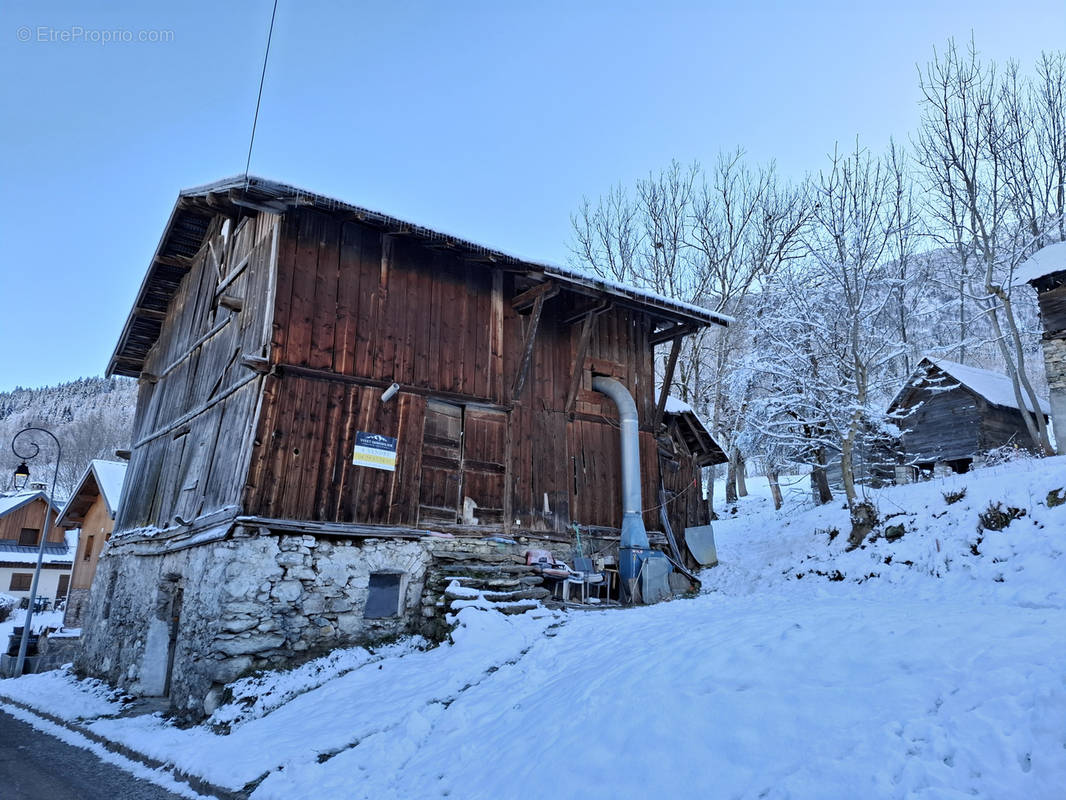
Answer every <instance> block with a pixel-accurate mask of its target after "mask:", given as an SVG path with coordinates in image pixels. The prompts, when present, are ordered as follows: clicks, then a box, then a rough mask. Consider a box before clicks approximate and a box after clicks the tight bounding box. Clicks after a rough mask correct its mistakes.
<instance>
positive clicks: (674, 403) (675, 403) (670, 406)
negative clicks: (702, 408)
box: [663, 394, 702, 421]
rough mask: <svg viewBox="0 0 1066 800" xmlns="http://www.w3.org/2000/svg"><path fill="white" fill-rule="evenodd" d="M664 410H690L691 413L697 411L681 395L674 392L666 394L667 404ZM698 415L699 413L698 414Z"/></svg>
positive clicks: (672, 411)
mask: <svg viewBox="0 0 1066 800" xmlns="http://www.w3.org/2000/svg"><path fill="white" fill-rule="evenodd" d="M663 410H664V411H666V413H667V414H684V413H685V412H689V413H691V414H695V413H696V411H695V409H693V408H692V406H690V405H689V404H688V403H686V402H685V401H684V400H682V399H681V398H680V397H675V396H674V395H672V394H668V395H667V396H666V406H665V407H664V409H663ZM697 416H699V415H698V414H697ZM701 421H702V420H701Z"/></svg>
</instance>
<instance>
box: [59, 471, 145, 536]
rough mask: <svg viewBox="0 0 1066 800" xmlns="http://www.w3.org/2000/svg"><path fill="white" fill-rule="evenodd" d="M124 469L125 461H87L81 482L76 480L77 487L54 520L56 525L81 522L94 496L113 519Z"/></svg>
mask: <svg viewBox="0 0 1066 800" xmlns="http://www.w3.org/2000/svg"><path fill="white" fill-rule="evenodd" d="M128 466H129V464H128V462H125V461H104V460H103V459H101V458H94V459H93V460H92V461H90V462H89V466H88V467H86V468H85V472H84V474H83V475H82V476H81V480H80V481H78V486H77V488H76V489H75V490H74V491H73V493H72V494H71V495H70V500H69V501H67V504H66V506H65V507H64V508H63V513H62V514H60V515H59V519H58V520H56V524H57V525H63V524H71V523H73V524H77V523H79V522H81V517H83V516H84V515H85V512H86V511H88V509H89V506H90V505H91V504H92V501H93V500H94V499H95V497H96V495H97V494H99V495H100V496H101V497H103V498H104V504H105V505H106V506H107V513H108V514H109V515H110V516H111V518H112V519H114V518H115V514H116V512H118V504H119V501H120V500H121V499H122V484H123V481H124V480H125V478H126V467H128Z"/></svg>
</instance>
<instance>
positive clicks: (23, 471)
mask: <svg viewBox="0 0 1066 800" xmlns="http://www.w3.org/2000/svg"><path fill="white" fill-rule="evenodd" d="M31 431H37V432H38V433H46V434H48V436H50V437H51V438H52V441H53V442H55V445H56V467H55V471H54V472H53V473H52V491H51V492H49V493H48V496H47V497H46V498H45V509H44V530H43V531H42V533H41V542H40V544H39V545H38V546H37V566H36V568H35V569H34V570H33V582H32V583H31V584H30V602H29V605H27V606H26V619H25V621H24V622H23V623H22V641H21V642H20V643H19V654H18V659H17V660H16V661H15V677H18V676H19V675H21V674H22V669H23V667H24V666H25V664H26V649H27V647H28V646H29V643H30V623H31V622H32V621H33V606H34V603H36V602H37V582H38V581H39V580H40V579H41V563H42V562H43V561H44V547H45V543H46V542H47V541H48V534H50V533H51V532H52V498H53V497H55V493H56V480H57V479H58V478H59V459H60V458H62V456H63V448H62V446H60V444H59V439H57V438H56V437H55V434H54V433H52V432H51V431H49V430H45V429H44V428H35V427H32V426H31V427H29V428H23V429H22V430H21V431H19V432H18V433H16V434H15V436H14V438H13V439H12V440H11V452H12V453H14V454H15V458H19V459H21V460H22V463H21V464H19V465H18V467H16V468H15V486H16V487H19V488H21V487H20V482H21V485H22V486H25V485H26V481H27V480H29V477H30V468H29V467H28V466H27V465H26V462H27V461H32V460H33V459H35V458H36V457H37V456H38V455H39V454H40V452H41V446H40V445H39V444H37V442H34V441H31V442H30V447H32V448H33V450H32V452H30V451H26V452H22V453H20V452H19V449H18V446H17V442H18V440H19V437H20V436H22V434H24V433H30V432H31Z"/></svg>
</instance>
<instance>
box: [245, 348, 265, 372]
mask: <svg viewBox="0 0 1066 800" xmlns="http://www.w3.org/2000/svg"><path fill="white" fill-rule="evenodd" d="M240 363H241V366H242V367H247V368H248V369H250V370H251V371H252V372H257V373H259V374H260V375H265V374H266V373H268V372H270V359H269V358H262V357H260V356H253V355H251V354H249V353H245V354H244V355H243V356H241V362H240Z"/></svg>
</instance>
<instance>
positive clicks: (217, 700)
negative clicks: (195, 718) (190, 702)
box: [204, 686, 222, 716]
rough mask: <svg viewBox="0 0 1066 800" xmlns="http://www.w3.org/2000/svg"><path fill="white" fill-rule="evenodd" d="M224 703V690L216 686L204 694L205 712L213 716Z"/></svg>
mask: <svg viewBox="0 0 1066 800" xmlns="http://www.w3.org/2000/svg"><path fill="white" fill-rule="evenodd" d="M221 704H222V691H221V690H220V689H219V688H218V687H217V686H216V687H214V688H212V689H211V691H209V692H208V693H207V694H206V695H204V713H205V714H207V716H211V715H212V714H214V713H215V710H216V709H217V708H218V707H219V706H220V705H221Z"/></svg>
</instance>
